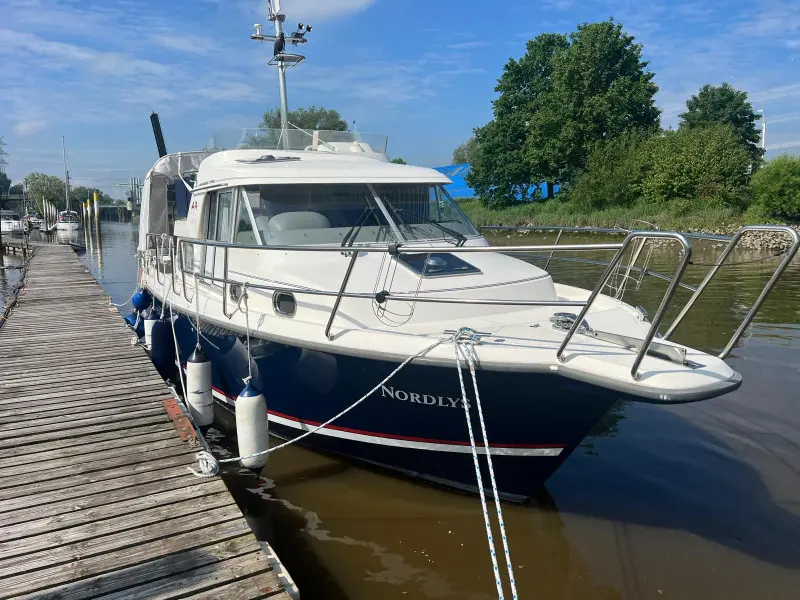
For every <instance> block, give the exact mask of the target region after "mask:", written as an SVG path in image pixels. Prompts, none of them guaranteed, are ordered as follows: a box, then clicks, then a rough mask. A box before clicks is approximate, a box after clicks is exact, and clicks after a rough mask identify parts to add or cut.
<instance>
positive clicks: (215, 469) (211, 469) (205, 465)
mask: <svg viewBox="0 0 800 600" xmlns="http://www.w3.org/2000/svg"><path fill="white" fill-rule="evenodd" d="M449 340H450V338H446V339H441V340H437V341H436V342H435V343H433V344H431V345H430V346H427V347H425V348H423V349H422V350H420V351H419V352H417V353H416V354H412V355H411V356H409V357H408V358H406V359H405V360H404V361H403V362H402V363H400V364H399V365H398V366H397V367H396V368H395V369H394V370H393V371H392V372H391V373H389V374H388V375H387V376H386V378H384V380H383V381H381V382H380V383H378V384H377V385H376V386H375V387H373V388H372V389H371V390H370V391H368V392H367V393H366V394H364V395H363V396H361V398H359V399H358V400H356V401H355V402H353V404H351V405H350V406H348V407H347V408H345V409H344V410H343V411H341V412H340V413H338V414H336V415H334V416H333V417H331V418H330V419H328V420H327V421H325V422H324V423H322V424H320V425H318V426H316V427H314V428H313V429H309V430H308V431H306V432H305V433H304V434H302V435H299V436H297V437H296V438H293V439H291V440H288V441H286V442H284V443H282V444H278V445H277V446H275V447H274V448H269V449H267V450H262V451H261V452H256V453H254V454H248V455H247V456H236V457H234V458H224V459H217V458H216V457H214V456H213V455H210V454H208V453H207V452H200V453H199V454H197V455H196V458H197V461H198V465H197V466H198V467H199V469H200V472H199V473H198V472H197V471H195V470H194V469H192V468H191V467H189V470H190V471H191V472H192V473H194V474H195V475H197V476H198V477H213V476H214V475H216V474H217V473H219V466H220V464H223V463H230V462H237V461H240V460H246V459H248V458H253V457H255V456H261V455H262V454H271V453H272V452H275V451H276V450H280V449H281V448H285V447H286V446H291V445H292V444H295V443H297V442H299V441H300V440H302V439H304V438H306V437H308V436H310V435H312V434H314V433H316V432H318V431H319V430H320V429H323V428H324V427H327V426H328V425H330V424H331V423H333V422H334V421H336V420H337V419H339V418H340V417H343V416H344V415H346V414H347V413H349V412H350V411H351V410H353V409H354V408H355V407H356V406H358V405H359V404H361V403H362V402H363V401H364V400H366V399H367V398H369V397H370V396H371V395H372V394H374V393H375V392H377V391H378V390H379V389H380V387H381V386H382V385H386V383H387V382H388V381H389V380H390V379H391V378H392V377H394V376H395V375H397V374H398V373H399V372H400V371H401V370H402V369H403V367H405V366H406V365H407V364H408V363H410V362H411V361H412V360H414V359H415V358H419V357H420V356H423V355H425V354H427V353H428V352H430V351H431V350H433V349H434V348H436V346H438V345H439V344H441V343H443V342H446V341H449Z"/></svg>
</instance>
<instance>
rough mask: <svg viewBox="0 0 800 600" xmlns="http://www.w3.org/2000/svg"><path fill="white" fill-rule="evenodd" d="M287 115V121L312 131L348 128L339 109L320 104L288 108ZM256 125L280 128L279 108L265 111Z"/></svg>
mask: <svg viewBox="0 0 800 600" xmlns="http://www.w3.org/2000/svg"><path fill="white" fill-rule="evenodd" d="M287 117H288V120H289V123H291V124H292V125H295V126H297V127H299V128H300V129H305V130H307V131H313V130H315V129H319V130H330V131H347V130H348V127H347V122H346V121H345V120H344V119H342V116H341V115H340V114H339V111H336V110H333V109H330V110H329V109H326V108H323V107H321V106H320V107H316V106H309V107H308V108H303V107H299V108H297V109H295V110H290V111H289V113H288V114H287ZM258 127H259V128H260V129H280V128H281V111H280V108H276V109H274V110H268V111H267V112H265V113H264V118H263V119H261V124H260V125H259V126H258Z"/></svg>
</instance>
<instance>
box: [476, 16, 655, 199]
mask: <svg viewBox="0 0 800 600" xmlns="http://www.w3.org/2000/svg"><path fill="white" fill-rule="evenodd" d="M647 65H648V63H647V62H646V61H644V60H642V46H641V44H637V43H635V42H634V38H633V37H632V36H629V35H627V34H626V33H625V32H624V31H623V29H622V25H620V24H619V23H615V22H614V21H613V19H612V20H608V21H601V22H599V23H584V24H582V25H579V26H578V28H577V30H576V31H574V32H573V33H571V34H570V35H569V37H568V38H567V37H565V36H563V35H559V34H552V33H549V34H541V35H539V36H537V37H536V38H535V39H533V40H531V41H529V42H528V44H527V52H526V53H525V55H524V56H523V57H522V58H521V59H520V60H519V61H516V60H513V59H512V60H510V61H509V62H508V63H507V64H506V66H505V68H504V69H503V74H502V75H501V77H500V79H499V80H498V85H497V87H496V91H497V92H499V93H500V96H499V97H498V98H497V100H495V102H494V117H495V118H494V120H493V121H492V122H490V123H489V124H488V125H486V126H485V127H481V128H478V129H476V130H475V137H476V139H477V141H478V143H479V151H478V157H477V158H476V160H475V162H474V164H473V169H472V173H471V174H470V177H469V178H468V182H469V183H470V184H471V185H472V186H473V187H474V188H475V190H476V192H477V193H479V194H480V195H481V198H482V199H483V200H484V202H487V203H490V204H497V203H499V202H503V201H505V202H508V201H510V200H511V199H513V198H514V197H515V196H521V197H523V198H526V197H527V192H526V190H527V189H528V188H529V186H530V185H531V184H537V183H540V182H542V181H546V182H550V183H559V184H565V183H566V184H568V183H569V182H571V181H573V179H574V178H575V177H576V176H577V175H578V174H579V173H580V172H581V170H582V169H583V168H584V167H585V166H586V161H587V159H588V156H589V154H590V153H591V151H592V150H593V148H594V147H595V145H596V144H598V143H600V142H604V141H606V140H609V139H612V138H614V137H616V136H618V135H620V134H622V133H623V132H625V131H628V130H636V131H652V130H655V129H657V127H658V124H659V110H658V109H657V108H656V106H655V94H656V92H657V91H658V87H657V86H656V85H655V83H653V77H654V75H653V73H651V72H650V71H648V70H647ZM550 187H551V186H548V188H550ZM509 194H512V195H509Z"/></svg>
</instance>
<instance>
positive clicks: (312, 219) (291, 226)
mask: <svg viewBox="0 0 800 600" xmlns="http://www.w3.org/2000/svg"><path fill="white" fill-rule="evenodd" d="M330 226H331V222H330V221H329V220H328V217H326V216H325V215H323V214H320V213H318V212H312V211H296V212H285V213H280V214H279V215H275V216H274V217H272V218H271V219H270V220H269V223H268V224H267V228H268V231H269V232H270V233H281V232H284V231H293V230H296V229H327V228H329V227H330Z"/></svg>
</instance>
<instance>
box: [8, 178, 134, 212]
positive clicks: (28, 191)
mask: <svg viewBox="0 0 800 600" xmlns="http://www.w3.org/2000/svg"><path fill="white" fill-rule="evenodd" d="M6 179H8V178H7V177H6ZM2 183H4V182H3V180H2V179H0V184H2ZM8 183H9V185H8V186H7V188H6V189H7V190H8V191H7V193H6V194H5V196H6V197H9V196H10V197H12V198H13V199H15V200H19V199H21V198H22V196H23V194H25V195H26V196H27V197H28V198H29V199H30V201H31V203H32V204H33V205H35V206H36V208H37V210H38V211H40V212H41V210H42V201H44V200H46V201H48V202H50V203H51V204H53V205H54V206H57V207H59V208H60V209H63V207H64V200H65V198H64V190H65V187H66V185H65V184H64V180H63V179H61V178H60V177H57V176H55V175H48V174H46V173H38V172H34V173H30V174H28V175H26V176H25V178H24V180H23V182H22V183H16V184H14V185H10V181H9V182H8ZM2 191H3V190H2V188H0V197H1V196H3V195H4V194H2ZM95 192H97V196H98V200H99V201H100V202H101V203H102V204H103V205H109V204H116V205H124V204H125V203H124V202H123V201H122V200H115V199H114V198H112V197H111V196H109V195H108V194H106V193H105V192H103V191H102V190H100V189H99V188H95V187H86V186H82V185H79V186H75V187H71V188H70V189H69V200H70V209H72V210H76V209H78V208H79V207H80V205H81V203H83V202H85V201H86V200H87V199H89V198H92V199H93V198H94V193H95Z"/></svg>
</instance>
